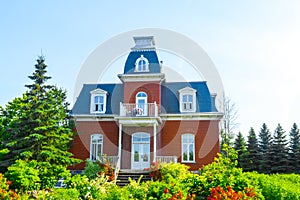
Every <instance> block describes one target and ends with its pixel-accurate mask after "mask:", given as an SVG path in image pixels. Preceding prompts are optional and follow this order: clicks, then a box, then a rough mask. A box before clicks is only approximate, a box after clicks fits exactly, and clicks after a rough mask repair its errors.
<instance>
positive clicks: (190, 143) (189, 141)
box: [181, 133, 195, 162]
mask: <svg viewBox="0 0 300 200" xmlns="http://www.w3.org/2000/svg"><path fill="white" fill-rule="evenodd" d="M181 162H195V137H194V135H193V134H189V133H187V134H183V135H181Z"/></svg>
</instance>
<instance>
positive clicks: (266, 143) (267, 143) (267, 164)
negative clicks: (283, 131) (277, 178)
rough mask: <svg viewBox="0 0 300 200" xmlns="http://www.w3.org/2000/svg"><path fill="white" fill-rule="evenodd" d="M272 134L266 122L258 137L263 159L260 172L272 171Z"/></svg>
mask: <svg viewBox="0 0 300 200" xmlns="http://www.w3.org/2000/svg"><path fill="white" fill-rule="evenodd" d="M271 144H272V135H271V132H270V130H269V128H268V127H267V125H266V124H265V123H263V125H262V127H261V129H260V132H259V139H258V146H259V151H260V153H261V159H260V164H259V172H262V173H270V171H271V156H270V150H271Z"/></svg>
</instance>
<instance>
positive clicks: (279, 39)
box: [0, 0, 300, 135]
mask: <svg viewBox="0 0 300 200" xmlns="http://www.w3.org/2000/svg"><path fill="white" fill-rule="evenodd" d="M140 28H162V29H168V30H173V31H176V32H178V33H181V34H183V35H185V36H187V37H189V38H190V39H192V40H194V41H195V42H197V43H198V44H199V45H200V46H201V47H202V48H203V49H204V50H205V51H206V53H207V54H208V55H209V57H210V58H211V59H212V61H213V62H214V64H215V66H216V68H217V70H218V71H219V74H220V76H221V78H222V81H223V86H224V89H225V93H226V96H228V97H230V98H231V100H232V102H235V104H236V106H237V109H238V113H239V117H238V120H237V122H238V123H239V127H238V128H237V129H236V132H238V131H241V132H242V133H243V134H244V135H247V132H248V131H249V129H250V127H253V128H254V129H255V131H256V132H257V133H258V132H259V130H260V128H261V126H262V124H263V123H266V124H267V125H268V127H269V128H270V130H271V131H272V132H273V131H274V129H275V128H276V126H277V124H278V123H281V125H282V126H283V128H284V129H285V130H286V131H287V132H289V130H290V128H291V126H292V124H293V123H294V122H296V123H297V124H298V125H300V106H299V104H298V102H299V100H300V89H299V87H300V78H299V74H300V73H299V72H300V70H299V68H300V59H299V57H300V56H299V52H300V2H299V1H297V0H265V1H259V0H244V1H237V0H228V1H221V0H219V1H217V0H213V1H201V0H182V1H179V0H178V1H176V0H173V1H171V0H165V1H158V0H153V1H136V0H131V1H115V0H112V1H96V0H95V1H92V0H91V1H83V0H77V1H73V0H65V1H59V0H45V1H41V2H37V1H33V0H26V1H25V0H20V1H0V30H1V31H0V70H1V73H0V92H1V94H2V95H1V96H0V106H5V105H6V104H7V102H8V101H11V100H12V99H13V98H15V97H18V96H21V94H22V93H23V92H24V91H25V87H24V85H25V84H28V83H30V80H29V79H28V78H27V76H28V75H30V74H31V73H32V72H33V71H34V64H35V62H36V61H35V60H36V59H37V57H38V56H39V55H41V53H42V54H43V55H44V56H45V58H46V64H47V65H48V74H49V75H50V76H52V79H51V83H53V84H56V85H58V86H59V87H62V88H65V89H66V90H67V92H68V97H69V101H71V104H72V103H74V102H72V100H73V98H72V95H73V94H72V93H73V90H74V84H75V81H76V78H77V75H78V73H79V71H80V68H81V65H82V64H83V63H84V61H85V60H86V58H87V57H88V56H89V54H90V53H91V52H92V51H93V50H94V49H95V48H96V47H97V46H98V45H100V44H101V43H103V42H105V41H106V40H108V39H110V38H111V37H113V36H115V35H118V34H120V33H124V32H126V31H131V30H135V29H140Z"/></svg>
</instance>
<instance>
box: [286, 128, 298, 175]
mask: <svg viewBox="0 0 300 200" xmlns="http://www.w3.org/2000/svg"><path fill="white" fill-rule="evenodd" d="M289 169H290V172H298V173H300V131H299V128H298V126H297V124H296V123H294V124H293V126H292V128H291V131H290V143H289Z"/></svg>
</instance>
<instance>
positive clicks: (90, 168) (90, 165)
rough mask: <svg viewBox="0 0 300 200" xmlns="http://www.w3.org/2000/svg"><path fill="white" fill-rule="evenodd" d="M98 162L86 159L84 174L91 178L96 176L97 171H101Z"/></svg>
mask: <svg viewBox="0 0 300 200" xmlns="http://www.w3.org/2000/svg"><path fill="white" fill-rule="evenodd" d="M99 164H100V163H99V162H93V161H91V160H90V159H86V161H85V168H84V174H85V175H86V176H87V177H88V178H89V179H90V180H91V179H94V178H96V177H97V175H98V173H99V172H101V167H100V165H99Z"/></svg>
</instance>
